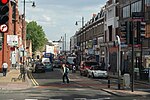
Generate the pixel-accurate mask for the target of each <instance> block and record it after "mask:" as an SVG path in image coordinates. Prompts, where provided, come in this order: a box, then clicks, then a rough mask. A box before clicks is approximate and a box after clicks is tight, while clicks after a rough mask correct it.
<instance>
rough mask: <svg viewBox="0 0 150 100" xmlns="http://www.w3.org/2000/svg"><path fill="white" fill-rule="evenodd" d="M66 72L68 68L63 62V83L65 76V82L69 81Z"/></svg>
mask: <svg viewBox="0 0 150 100" xmlns="http://www.w3.org/2000/svg"><path fill="white" fill-rule="evenodd" d="M68 73H69V68H67V67H66V64H63V83H65V78H66V80H67V83H69V78H68Z"/></svg>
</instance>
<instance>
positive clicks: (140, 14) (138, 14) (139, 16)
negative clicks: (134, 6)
mask: <svg viewBox="0 0 150 100" xmlns="http://www.w3.org/2000/svg"><path fill="white" fill-rule="evenodd" d="M142 18H144V13H143V12H132V19H142Z"/></svg>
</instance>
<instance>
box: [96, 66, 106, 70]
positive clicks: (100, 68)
mask: <svg viewBox="0 0 150 100" xmlns="http://www.w3.org/2000/svg"><path fill="white" fill-rule="evenodd" d="M93 69H94V70H102V71H106V70H105V69H104V68H102V67H101V66H93Z"/></svg>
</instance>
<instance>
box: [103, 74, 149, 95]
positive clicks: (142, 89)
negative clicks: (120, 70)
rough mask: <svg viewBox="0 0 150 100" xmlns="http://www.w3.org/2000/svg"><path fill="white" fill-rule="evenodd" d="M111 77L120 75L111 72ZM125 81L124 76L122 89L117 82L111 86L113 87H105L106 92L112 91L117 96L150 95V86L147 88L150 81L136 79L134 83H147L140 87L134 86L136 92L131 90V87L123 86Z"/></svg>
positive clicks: (115, 77)
mask: <svg viewBox="0 0 150 100" xmlns="http://www.w3.org/2000/svg"><path fill="white" fill-rule="evenodd" d="M110 78H111V79H117V78H118V75H116V74H115V75H114V74H112V73H111V74H110ZM122 82H123V76H122V78H121V89H120V90H119V89H118V84H116V85H115V86H111V88H107V89H103V90H104V91H106V92H109V93H112V94H114V95H117V96H150V89H149V87H147V89H146V85H150V83H149V82H148V81H140V80H134V84H135V83H138V84H145V85H142V87H140V88H136V87H134V92H132V91H131V88H130V87H129V88H124V89H123V86H122V84H123V83H122Z"/></svg>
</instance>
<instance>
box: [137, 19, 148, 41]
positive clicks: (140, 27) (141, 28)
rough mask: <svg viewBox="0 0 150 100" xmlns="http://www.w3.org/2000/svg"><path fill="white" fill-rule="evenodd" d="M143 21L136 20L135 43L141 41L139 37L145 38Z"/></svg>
mask: <svg viewBox="0 0 150 100" xmlns="http://www.w3.org/2000/svg"><path fill="white" fill-rule="evenodd" d="M145 25H146V23H145V22H140V21H138V22H137V43H138V44H140V43H141V39H143V38H145Z"/></svg>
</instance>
